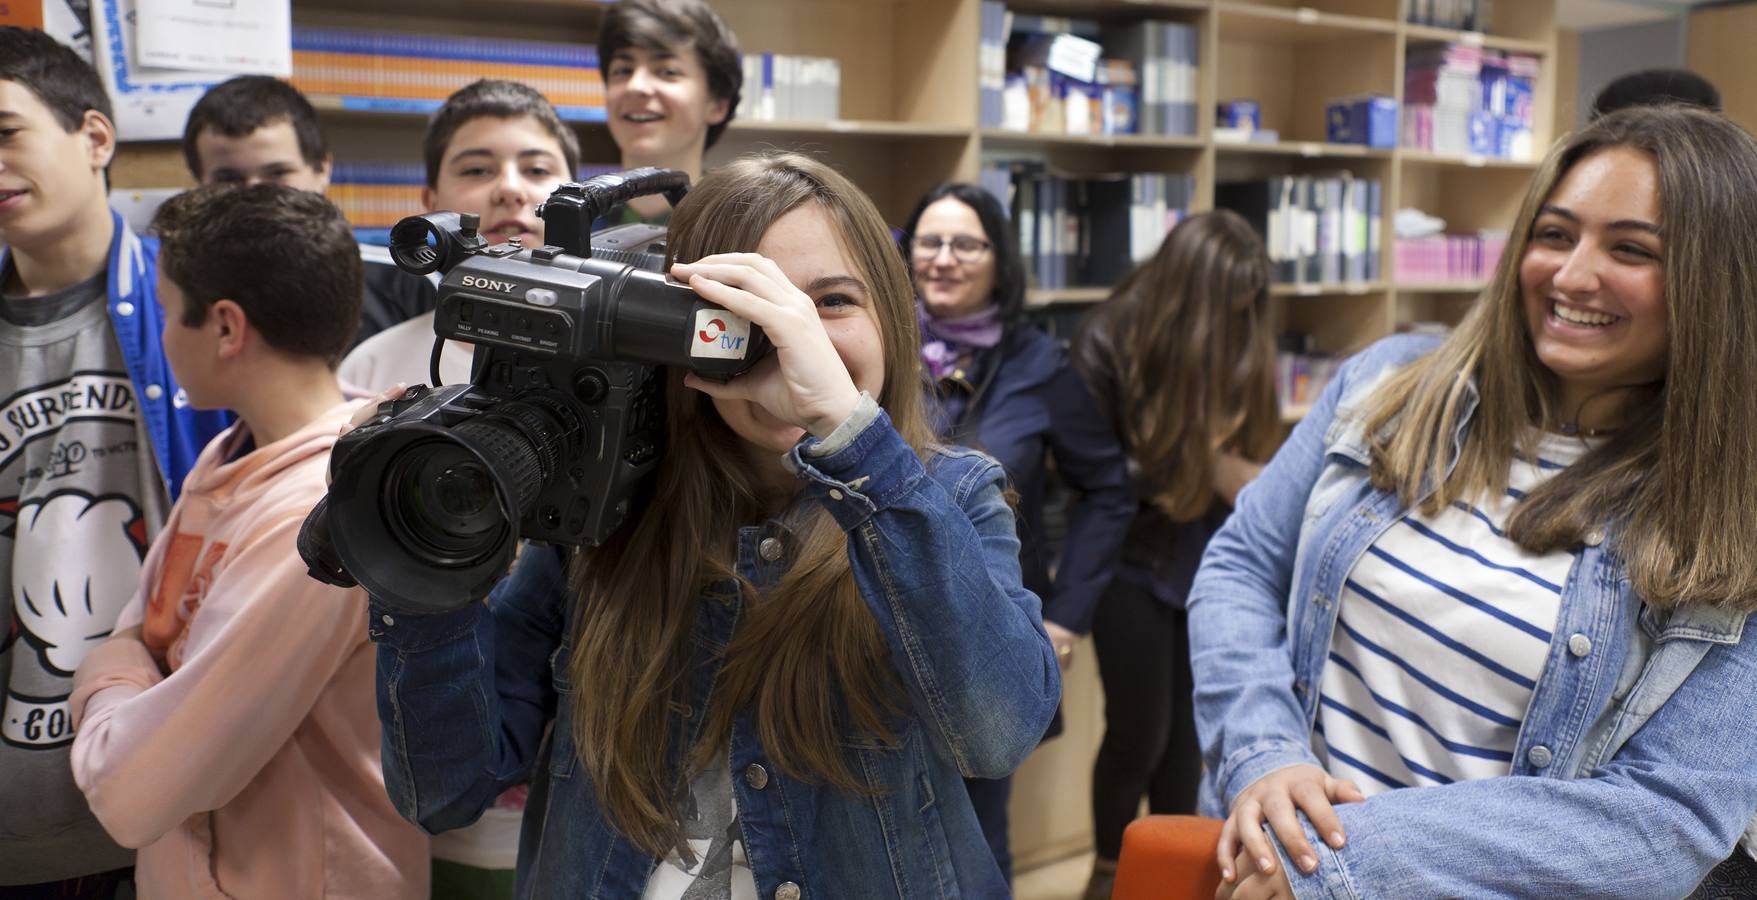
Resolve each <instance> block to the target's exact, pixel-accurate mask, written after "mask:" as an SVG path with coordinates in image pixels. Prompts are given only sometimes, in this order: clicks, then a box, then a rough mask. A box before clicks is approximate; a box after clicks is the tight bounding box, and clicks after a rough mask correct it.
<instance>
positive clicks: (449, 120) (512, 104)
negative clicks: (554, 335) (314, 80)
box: [340, 80, 580, 391]
mask: <svg viewBox="0 0 1757 900" xmlns="http://www.w3.org/2000/svg"><path fill="white" fill-rule="evenodd" d="M421 155H422V161H423V162H424V163H425V164H426V168H427V187H425V188H424V189H422V191H421V202H422V204H424V205H425V206H426V207H427V208H428V209H433V210H448V211H451V212H459V213H475V214H476V215H478V216H480V217H481V219H482V222H481V231H482V236H483V237H484V238H486V239H487V240H488V241H489V242H490V243H500V242H502V241H506V240H509V239H512V238H517V239H519V241H521V242H522V243H523V244H524V245H525V246H526V247H538V246H541V245H542V243H543V220H542V219H541V218H539V217H538V216H537V204H539V203H542V202H543V201H544V200H545V199H547V198H548V197H549V192H550V191H553V190H555V188H556V187H557V186H558V185H560V184H561V183H562V182H564V181H568V180H571V179H572V178H573V173H574V172H575V171H576V170H578V169H579V164H580V150H579V140H578V139H577V138H576V137H574V133H573V131H572V130H571V129H570V128H568V126H567V125H565V124H564V123H562V121H561V119H560V117H559V116H557V115H556V114H555V108H554V107H553V106H550V105H549V101H548V100H545V99H543V95H542V94H539V93H537V91H536V90H535V89H533V88H530V87H528V86H526V85H523V84H520V83H518V82H516V81H491V80H483V81H477V82H475V83H473V84H470V85H467V86H465V87H463V88H460V89H459V90H458V91H457V92H456V93H454V94H452V95H451V96H450V97H448V98H446V101H445V104H444V105H443V106H441V107H440V108H439V111H438V112H436V113H434V116H433V120H432V121H431V122H430V123H428V126H427V135H426V137H425V138H423V139H422V142H421ZM432 350H433V313H432V312H428V313H426V314H423V315H421V316H417V317H415V318H413V319H410V320H408V321H407V322H404V323H402V324H400V325H397V326H395V327H392V328H389V329H386V330H384V331H382V332H380V333H379V334H377V335H374V336H373V337H372V338H371V339H369V340H367V341H365V342H364V343H362V344H360V346H359V347H356V348H355V349H354V350H353V352H351V353H349V354H348V358H347V359H346V360H343V362H342V368H341V372H340V375H341V379H342V381H343V382H344V383H346V384H349V385H353V386H355V387H360V388H365V389H367V390H371V391H380V390H383V389H385V388H388V387H390V386H391V385H393V384H396V383H397V382H402V383H404V384H426V383H428V382H429V381H430V379H429V378H428V368H429V367H428V362H429V359H430V357H431V355H432ZM473 353H474V347H472V346H471V345H469V344H465V343H460V342H457V341H452V342H449V343H447V344H446V346H445V349H444V351H443V352H442V353H441V356H440V362H439V368H440V374H441V375H442V376H443V378H444V380H445V382H446V383H448V384H451V383H456V382H462V381H468V380H469V378H470V359H471V355H472V354H473Z"/></svg>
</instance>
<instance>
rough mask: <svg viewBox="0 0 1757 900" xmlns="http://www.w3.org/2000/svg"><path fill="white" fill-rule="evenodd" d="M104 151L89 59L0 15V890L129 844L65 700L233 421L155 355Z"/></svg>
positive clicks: (70, 875)
mask: <svg viewBox="0 0 1757 900" xmlns="http://www.w3.org/2000/svg"><path fill="white" fill-rule="evenodd" d="M115 150H116V129H115V126H114V125H113V124H112V123H111V119H110V102H109V98H108V97H107V96H105V94H104V88H103V85H102V84H101V83H100V82H99V81H98V76H97V73H96V72H94V71H93V70H92V68H91V66H90V65H88V64H87V63H86V62H85V61H84V60H82V59H80V58H79V56H78V55H77V54H75V53H74V52H73V51H72V50H71V49H69V48H67V47H65V46H63V45H61V44H59V43H57V42H56V41H55V40H54V39H53V38H50V37H49V36H47V35H45V34H43V33H42V32H38V31H29V30H25V29H21V28H13V27H0V244H5V245H7V246H8V249H7V250H6V251H4V252H0V584H3V585H10V587H11V590H10V591H9V592H8V594H7V596H6V597H5V600H4V602H3V603H0V693H3V694H4V699H3V701H0V895H7V896H12V895H27V893H26V892H27V891H29V890H30V889H26V888H21V887H20V886H21V885H40V887H39V888H38V889H37V890H38V891H40V892H41V893H44V894H48V895H50V896H74V897H108V896H113V895H114V893H115V891H116V887H117V885H118V883H121V882H125V881H126V873H125V872H118V871H117V870H120V869H125V868H126V867H127V866H128V865H129V864H130V862H131V860H132V858H133V854H131V853H129V852H127V851H125V850H123V849H122V848H120V847H118V846H117V845H116V844H115V842H113V841H112V840H110V838H109V837H108V836H106V835H105V834H104V831H103V828H102V827H101V826H99V825H98V823H97V821H96V820H94V819H93V818H92V815H91V811H90V809H89V808H88V807H87V805H86V800H85V798H84V797H83V796H81V794H80V792H79V789H78V788H77V787H76V786H75V785H74V782H73V775H72V772H71V770H70V769H69V767H68V751H69V747H70V745H71V744H72V741H73V730H72V721H71V719H70V716H69V709H68V694H69V693H70V691H71V690H72V677H73V672H74V670H75V669H77V668H78V666H79V664H80V661H81V660H82V659H84V657H85V655H86V653H87V651H88V650H89V649H90V648H91V647H92V646H93V645H94V644H95V643H96V642H97V641H99V640H101V639H102V638H103V637H104V635H105V634H107V633H108V632H109V631H110V628H111V626H112V625H113V624H114V623H115V621H116V615H117V613H118V612H119V611H120V610H121V609H122V606H123V604H125V603H126V602H127V601H128V598H129V597H130V596H131V595H132V594H133V593H134V590H135V588H136V586H137V585H138V582H139V576H140V568H141V556H142V554H143V553H144V552H145V549H146V543H147V541H148V539H150V538H151V536H152V535H153V534H154V533H156V532H157V531H158V529H159V525H160V523H162V522H163V521H164V515H165V508H166V507H167V506H168V505H169V501H170V500H171V499H173V498H175V497H176V495H177V492H178V490H179V489H180V487H181V485H182V483H183V476H184V474H185V473H186V472H188V471H189V468H190V467H191V466H192V465H193V464H194V462H195V457H196V454H197V453H198V452H199V451H200V450H201V448H202V446H204V445H205V444H206V443H207V442H208V440H209V439H210V438H212V437H213V436H214V435H215V434H218V433H219V432H220V431H221V430H222V429H223V428H225V426H226V425H227V424H228V423H229V422H230V416H229V415H227V414H225V413H223V412H220V411H217V410H214V411H205V412H198V411H196V410H195V409H193V408H192V407H190V405H189V403H188V400H187V398H186V396H185V395H184V393H183V389H182V387H181V386H180V384H179V382H178V380H177V378H176V377H174V375H173V374H172V372H171V369H170V368H169V366H168V365H167V364H166V362H165V358H164V353H163V350H162V348H161V346H160V338H159V332H160V328H161V326H162V317H161V313H160V310H159V304H158V301H157V300H156V298H155V290H154V283H155V279H156V277H157V267H156V264H157V257H158V242H157V241H155V240H153V239H151V238H142V237H140V236H138V235H136V234H134V232H133V231H132V230H130V229H129V227H128V226H127V224H126V223H124V222H123V220H122V218H121V217H120V216H118V215H116V214H115V213H113V212H112V211H111V210H110V208H109V205H108V196H107V193H106V191H105V178H104V173H105V170H106V168H107V167H108V166H109V163H110V159H111V157H112V156H113V155H114V153H115ZM82 876H84V877H82ZM46 882H56V883H57V884H55V885H50V886H41V885H43V883H46Z"/></svg>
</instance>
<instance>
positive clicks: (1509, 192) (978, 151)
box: [113, 0, 1557, 352]
mask: <svg viewBox="0 0 1757 900" xmlns="http://www.w3.org/2000/svg"><path fill="white" fill-rule="evenodd" d="M1404 5H1405V0H1249V2H1246V0H1017V2H1013V3H1010V4H1009V7H1008V8H1009V9H1010V10H1012V11H1014V12H1017V13H1022V14H1032V15H1052V16H1067V17H1078V18H1086V19H1095V20H1098V21H1099V22H1101V23H1104V24H1105V25H1107V26H1110V25H1116V24H1127V23H1130V22H1136V21H1141V20H1165V21H1174V22H1180V23H1184V24H1187V25H1191V26H1194V27H1195V28H1196V29H1197V31H1198V34H1199V39H1198V40H1199V43H1198V56H1199V60H1198V64H1197V71H1196V91H1197V109H1198V115H1197V131H1196V133H1195V134H1192V135H1187V136H1184V135H1115V136H1108V135H1100V134H1086V135H1065V134H1049V133H1021V132H1012V131H1004V130H1000V129H994V128H981V127H978V121H979V117H978V110H977V106H978V86H977V81H976V77H975V76H976V68H977V57H978V44H979V41H980V28H981V25H980V21H979V14H980V4H979V2H978V0H871V2H869V0H716V2H715V8H716V9H717V10H718V11H719V12H720V13H721V15H723V16H724V17H725V18H726V20H727V21H728V23H729V24H731V26H732V27H733V29H734V31H736V32H737V33H738V34H740V35H741V36H742V37H741V40H742V43H743V46H744V48H745V49H747V50H750V51H758V52H771V53H787V54H800V55H817V56H830V57H834V58H836V59H837V60H839V62H840V63H841V66H842V71H843V73H844V74H843V78H842V85H841V116H842V118H839V119H836V120H832V121H817V122H781V121H760V122H753V121H748V120H738V121H735V122H734V123H733V125H732V127H731V128H729V129H728V130H727V132H726V134H725V135H724V137H723V138H722V139H721V142H720V146H718V147H716V148H714V150H713V151H711V152H710V154H709V160H708V163H709V165H713V164H714V163H715V162H718V161H722V160H725V159H728V158H730V157H732V156H735V155H738V154H740V153H744V152H748V151H751V150H758V149H766V148H789V149H798V150H803V151H806V152H811V153H816V154H820V155H822V156H824V157H825V158H827V159H829V160H831V161H833V162H834V163H835V164H836V165H838V166H839V167H841V168H842V169H843V171H845V172H846V173H848V174H849V175H850V176H851V177H853V178H854V179H855V181H856V182H858V183H859V184H860V185H861V186H862V187H864V188H865V189H866V190H867V191H868V192H869V193H870V194H871V195H872V196H873V198H874V200H875V201H877V203H878V205H879V208H880V209H881V211H883V212H884V213H885V214H886V216H887V217H889V218H890V219H891V220H892V221H894V222H900V221H901V220H902V219H903V217H904V216H906V215H907V213H908V211H909V209H910V208H911V207H912V206H913V202H914V198H915V197H916V196H918V195H919V194H920V193H921V192H922V191H924V190H926V189H927V188H928V187H930V186H932V185H933V184H934V183H936V182H938V181H941V180H944V179H947V178H963V179H974V178H975V177H976V176H977V174H978V172H979V170H980V168H981V166H982V165H983V163H984V162H992V161H995V160H1008V161H1032V162H1037V163H1041V164H1042V165H1044V166H1046V167H1048V168H1049V169H1051V170H1054V171H1057V172H1065V173H1070V174H1073V175H1081V174H1088V175H1097V174H1101V173H1118V172H1151V173H1168V174H1174V175H1181V176H1187V177H1189V178H1190V179H1192V180H1193V184H1194V190H1193V193H1192V195H1191V197H1190V210H1191V211H1202V210H1205V209H1210V208H1212V207H1213V205H1214V190H1215V185H1216V184H1217V183H1220V182H1228V181H1237V180H1246V179H1255V178H1265V177H1273V176H1278V175H1297V174H1318V173H1333V172H1347V173H1349V174H1351V175H1352V176H1354V177H1356V178H1362V179H1376V180H1378V181H1379V182H1380V183H1381V185H1382V190H1383V193H1384V196H1383V198H1382V203H1381V214H1380V216H1381V218H1380V231H1381V235H1382V236H1383V239H1382V241H1381V243H1382V247H1381V257H1380V263H1381V264H1380V267H1379V270H1380V274H1381V277H1380V278H1379V279H1378V280H1375V281H1373V282H1371V283H1367V284H1323V285H1317V286H1313V285H1299V286H1278V287H1277V289H1276V291H1275V294H1276V296H1277V298H1278V299H1279V300H1280V301H1284V302H1294V301H1297V302H1298V303H1300V304H1303V305H1308V306H1315V307H1322V306H1324V305H1326V304H1340V305H1342V306H1344V307H1347V308H1348V309H1350V310H1353V311H1354V312H1355V313H1359V314H1349V315H1342V316H1339V317H1338V318H1340V319H1342V320H1344V321H1348V322H1353V323H1355V324H1357V325H1359V326H1360V330H1358V331H1356V330H1352V329H1347V328H1343V329H1338V328H1329V329H1326V330H1325V331H1324V334H1325V336H1326V340H1325V341H1322V342H1321V343H1323V344H1327V346H1324V349H1326V350H1330V351H1336V352H1342V351H1348V350H1352V349H1356V348H1358V347H1360V346H1364V345H1365V344H1366V343H1368V342H1370V341H1371V340H1373V339H1375V338H1377V337H1379V336H1381V335H1383V334H1385V333H1387V332H1388V331H1389V330H1391V329H1392V328H1394V327H1396V325H1397V324H1398V323H1402V322H1413V321H1423V320H1428V319H1430V318H1439V319H1441V320H1449V319H1452V318H1455V314H1456V312H1457V311H1458V310H1459V309H1461V307H1462V305H1463V304H1464V303H1466V302H1468V298H1469V297H1470V296H1471V295H1473V294H1474V293H1475V291H1476V290H1477V289H1479V288H1480V283H1479V282H1475V281H1472V282H1471V283H1469V284H1465V285H1460V284H1456V283H1443V284H1433V283H1427V282H1421V283H1399V282H1397V281H1396V279H1395V277H1394V275H1393V274H1392V266H1391V263H1392V244H1393V239H1392V235H1393V234H1394V231H1393V229H1392V227H1391V216H1392V214H1393V212H1394V211H1395V210H1396V209H1398V208H1401V207H1406V206H1415V207H1419V208H1421V209H1424V210H1426V211H1429V212H1431V213H1433V214H1435V215H1438V216H1440V217H1441V218H1444V219H1445V220H1446V222H1447V225H1448V229H1449V230H1451V229H1462V230H1474V229H1479V228H1494V227H1503V228H1504V227H1505V225H1506V223H1507V222H1508V221H1510V220H1511V217H1512V212H1513V210H1514V209H1515V208H1516V206H1517V204H1518V200H1519V198H1520V196H1521V194H1522V192H1523V189H1524V186H1525V182H1526V180H1527V179H1528V178H1529V177H1530V173H1531V172H1532V170H1533V169H1534V167H1535V163H1534V162H1530V161H1514V160H1506V159H1499V158H1495V157H1492V156H1482V155H1461V154H1436V153H1432V152H1428V151H1422V150H1414V149H1407V148H1402V147H1399V148H1396V149H1371V148H1367V147H1364V146H1360V145H1352V144H1335V143H1329V142H1327V141H1326V140H1325V138H1326V134H1325V122H1324V103H1325V101H1326V100H1328V99H1330V98H1333V97H1337V96H1345V95H1349V94H1355V93H1364V92H1373V93H1381V94H1386V95H1389V96H1392V97H1394V98H1396V99H1397V100H1398V102H1399V104H1400V106H1401V104H1402V101H1403V99H1404V98H1403V88H1404V85H1403V69H1404V65H1405V59H1406V56H1407V54H1408V52H1409V51H1410V49H1411V48H1417V47H1422V46H1425V45H1430V44H1439V43H1457V44H1461V45H1464V46H1470V47H1481V48H1485V49H1489V50H1500V51H1507V52H1515V53H1522V54H1529V55H1532V56H1536V57H1539V58H1540V59H1541V60H1542V65H1543V67H1544V71H1543V73H1542V75H1541V76H1540V78H1539V81H1538V89H1537V95H1536V97H1535V98H1534V102H1535V105H1536V107H1537V116H1536V130H1537V133H1536V134H1535V135H1534V140H1533V145H1534V146H1535V147H1536V148H1539V149H1541V148H1543V147H1546V146H1548V144H1549V142H1550V140H1551V137H1552V134H1551V132H1552V131H1553V128H1552V127H1551V123H1550V114H1551V112H1552V111H1553V109H1554V104H1555V97H1554V84H1555V82H1556V80H1557V79H1556V78H1555V77H1554V76H1555V74H1556V73H1555V72H1554V71H1553V68H1554V65H1555V60H1556V49H1555V48H1556V28H1555V11H1554V3H1553V2H1548V0H1528V2H1520V3H1497V4H1494V7H1493V14H1494V18H1493V20H1492V21H1491V23H1490V25H1491V27H1490V28H1488V29H1486V30H1477V31H1463V30H1455V29H1449V28H1440V27H1435V26H1431V25H1419V24H1414V23H1410V22H1406V21H1404V15H1403V13H1404ZM480 9H481V8H480V7H479V6H478V5H476V4H474V3H472V2H468V0H379V2H375V3H373V4H371V5H370V6H366V5H363V4H359V3H355V2H351V0H294V2H293V16H294V22H295V24H298V25H309V26H327V27H341V28H358V29H369V30H385V31H401V32H420V33H429V34H436V35H473V36H484V37H505V38H518V39H541V40H546V41H556V42H568V43H586V42H589V41H591V40H592V38H593V37H594V35H595V31H596V28H597V23H598V21H599V18H600V16H601V15H602V11H603V9H604V4H602V3H599V2H594V0H503V2H501V3H498V4H496V6H495V8H494V12H493V14H492V15H482V14H481V12H480ZM1235 98H1250V99H1254V100H1256V101H1257V102H1258V103H1259V105H1260V110H1261V125H1262V127H1265V128H1273V129H1275V130H1277V131H1278V132H1279V136H1280V139H1279V140H1277V141H1275V142H1272V143H1262V144H1258V143H1229V142H1225V141H1217V140H1215V138H1214V135H1213V130H1214V129H1213V126H1212V118H1211V111H1212V109H1213V108H1214V106H1215V105H1216V104H1217V103H1218V102H1219V101H1222V100H1229V99H1235ZM313 100H314V103H315V104H316V105H317V106H319V108H320V110H321V111H322V115H323V116H324V119H325V124H326V126H327V128H328V130H329V133H330V138H331V142H332V144H333V145H334V149H335V152H336V156H337V158H338V159H345V160H375V159H390V160H414V159H416V158H418V152H419V151H418V146H417V145H418V141H419V135H420V132H421V129H422V127H423V126H424V124H425V120H426V115H425V113H423V112H419V111H395V110H381V109H350V108H343V105H342V103H341V101H340V99H339V98H335V97H325V96H315V97H314V98H313ZM573 125H574V127H575V128H576V129H577V131H578V132H579V135H580V138H581V144H582V151H583V155H584V158H585V159H586V160H587V161H589V162H613V161H614V160H615V148H614V146H613V145H612V144H611V142H610V139H609V133H608V130H607V129H606V128H605V127H604V126H603V124H601V123H598V122H591V121H577V122H574V123H573ZM113 178H114V181H115V183H116V185H117V186H118V187H122V188H128V187H162V186H173V185H181V184H187V183H188V176H187V174H186V173H185V172H184V171H183V162H182V158H181V154H180V152H179V151H178V149H177V148H176V146H175V145H173V144H169V143H149V144H129V145H125V146H124V148H123V150H122V152H121V153H120V154H119V157H118V160H117V163H116V166H115V169H114V173H113ZM1102 296H1103V286H1079V285H1075V286H1069V287H1065V288H1057V289H1046V290H1035V291H1033V293H1032V296H1031V300H1032V302H1033V304H1080V303H1089V302H1093V301H1095V300H1097V299H1101V298H1102ZM1372 303H1377V304H1379V305H1380V307H1381V308H1379V309H1377V310H1375V311H1374V314H1372V315H1367V314H1365V311H1364V310H1362V309H1360V307H1362V305H1363V304H1372ZM1287 318H1288V319H1289V320H1290V321H1291V320H1292V319H1294V318H1297V317H1296V316H1294V315H1291V314H1290V315H1289V316H1287Z"/></svg>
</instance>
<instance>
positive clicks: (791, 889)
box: [775, 881, 799, 900]
mask: <svg viewBox="0 0 1757 900" xmlns="http://www.w3.org/2000/svg"><path fill="white" fill-rule="evenodd" d="M775 900H799V885H797V884H794V883H793V882H791V881H783V882H781V886H780V887H777V888H775Z"/></svg>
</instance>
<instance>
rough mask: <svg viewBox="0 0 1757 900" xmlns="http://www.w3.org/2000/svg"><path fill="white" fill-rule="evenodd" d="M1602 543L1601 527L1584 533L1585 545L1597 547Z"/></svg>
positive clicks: (1602, 532) (1602, 533)
mask: <svg viewBox="0 0 1757 900" xmlns="http://www.w3.org/2000/svg"><path fill="white" fill-rule="evenodd" d="M1602 543H1604V531H1603V530H1602V529H1598V528H1594V529H1592V530H1591V531H1588V532H1587V533H1586V546H1588V547H1597V546H1598V545H1599V544H1602Z"/></svg>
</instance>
